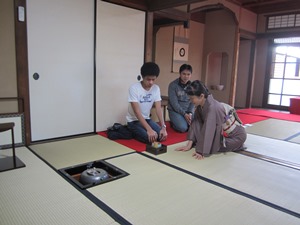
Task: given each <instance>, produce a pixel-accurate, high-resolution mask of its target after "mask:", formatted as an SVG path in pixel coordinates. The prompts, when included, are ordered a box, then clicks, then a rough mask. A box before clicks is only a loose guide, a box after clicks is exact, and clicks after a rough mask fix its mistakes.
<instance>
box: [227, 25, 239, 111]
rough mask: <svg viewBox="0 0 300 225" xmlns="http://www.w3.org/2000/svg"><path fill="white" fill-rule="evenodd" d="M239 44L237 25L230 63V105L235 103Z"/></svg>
mask: <svg viewBox="0 0 300 225" xmlns="http://www.w3.org/2000/svg"><path fill="white" fill-rule="evenodd" d="M239 46H240V32H239V31H238V27H237V32H236V37H235V49H234V52H233V63H232V74H231V85H230V87H231V89H230V93H229V104H230V105H231V106H234V104H235V94H236V81H237V67H238V59H239Z"/></svg>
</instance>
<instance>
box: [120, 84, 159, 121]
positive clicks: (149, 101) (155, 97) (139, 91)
mask: <svg viewBox="0 0 300 225" xmlns="http://www.w3.org/2000/svg"><path fill="white" fill-rule="evenodd" d="M157 101H161V96H160V89H159V86H158V85H156V84H154V85H153V86H152V87H151V89H150V90H149V91H147V90H145V89H144V88H143V86H142V84H141V82H138V83H134V84H133V85H131V86H130V88H129V95H128V102H129V106H128V112H127V116H126V120H127V122H132V121H136V120H138V118H137V117H136V116H135V114H134V111H133V109H132V106H131V104H130V103H131V102H138V103H139V106H140V110H141V113H142V115H143V117H144V118H145V119H150V111H151V108H152V106H153V103H154V102H157Z"/></svg>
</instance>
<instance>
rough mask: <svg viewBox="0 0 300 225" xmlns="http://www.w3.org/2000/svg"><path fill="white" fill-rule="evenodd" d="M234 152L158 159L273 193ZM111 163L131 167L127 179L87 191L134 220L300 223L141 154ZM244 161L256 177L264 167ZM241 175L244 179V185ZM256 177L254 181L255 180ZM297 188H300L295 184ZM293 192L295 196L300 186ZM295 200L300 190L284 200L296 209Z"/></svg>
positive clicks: (168, 222)
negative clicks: (245, 171) (245, 170)
mask: <svg viewBox="0 0 300 225" xmlns="http://www.w3.org/2000/svg"><path fill="white" fill-rule="evenodd" d="M233 154H234V153H233ZM233 156H235V157H233V158H232V157H230V158H231V160H230V162H229V161H228V159H227V160H226V158H228V157H227V156H224V157H225V158H224V157H222V160H221V157H218V156H216V157H214V158H212V159H210V160H203V161H197V160H195V159H193V158H192V157H191V154H190V152H187V153H178V152H174V151H172V150H169V153H168V154H162V155H160V156H158V157H157V158H160V159H163V160H167V161H170V162H172V163H174V164H175V165H178V166H182V167H189V168H190V169H191V170H192V171H195V172H197V173H199V174H204V175H206V176H208V177H214V178H215V179H216V180H220V179H222V180H223V181H224V182H225V183H229V184H230V185H232V186H240V188H244V189H245V188H247V189H248V190H249V191H251V190H252V189H258V190H259V192H261V193H263V194H264V195H267V197H268V195H270V194H269V192H270V190H269V189H265V188H266V187H264V186H265V185H264V184H262V185H259V186H258V184H257V182H256V180H255V179H253V178H251V177H248V176H249V173H248V174H243V169H241V168H239V167H241V164H242V163H245V161H244V160H243V159H242V158H245V157H243V156H239V155H237V154H235V155H233ZM218 158H219V160H218V162H216V160H217V159H218ZM212 160H214V161H215V162H213V161H212ZM252 161H253V159H252ZM108 162H110V163H112V164H114V165H115V166H117V167H119V168H122V169H124V170H126V171H127V172H129V173H130V175H129V176H127V177H125V178H124V179H119V180H116V181H113V182H109V183H105V184H103V185H99V186H95V187H93V188H90V189H88V191H89V192H91V193H92V194H93V195H95V196H96V197H98V198H101V199H102V201H104V202H105V203H106V204H107V205H109V206H110V207H111V208H114V209H115V210H116V211H117V212H118V213H119V214H121V215H122V216H123V217H124V218H126V219H127V220H128V221H129V222H131V223H132V224H143V225H147V224H151V225H152V224H164V225H165V224H172V225H175V224H180V225H182V224H189V225H192V224H197V225H198V224H216V225H219V224H228V225H229V224H230V225H240V224H243V225H247V224H249V225H250V224H251V225H253V224H272V225H276V224H278V225H282V224H299V222H300V220H299V218H297V217H295V216H292V215H289V214H287V213H284V212H282V211H280V210H276V209H274V208H272V207H269V206H267V205H264V204H261V203H259V202H256V201H254V200H252V199H249V198H246V197H244V196H242V195H239V194H236V193H233V192H231V191H228V190H226V189H224V188H221V187H218V186H217V185H214V184H210V183H208V182H205V181H203V180H201V179H199V178H197V177H194V176H191V175H188V174H186V173H184V172H181V171H179V170H176V169H173V168H171V167H170V166H167V165H164V164H162V163H160V162H156V161H154V160H152V159H149V158H147V157H145V156H143V155H139V154H138V153H136V154H131V155H126V156H123V157H118V158H113V159H110V160H108ZM227 163H230V164H229V165H228V164H227ZM248 163H249V162H248ZM232 164H236V165H232ZM184 165H185V166H184ZM188 165H189V166H188ZM243 165H244V166H243V167H246V166H248V167H251V168H252V169H253V174H252V176H255V177H257V170H259V169H261V168H260V167H258V168H257V169H255V166H257V165H256V164H255V163H254V164H248V165H246V164H243ZM232 170H233V171H232ZM264 172H265V173H264V174H265V175H263V176H259V177H260V179H261V180H262V179H267V180H268V179H269V177H268V175H267V174H268V172H267V171H264ZM279 176H280V175H279ZM242 177H243V181H242V183H241V184H240V182H241V178H242ZM251 180H252V181H253V182H254V183H252V184H251V182H250V181H251ZM281 182H282V183H284V181H281ZM271 183H272V182H271ZM277 185H280V184H277ZM287 185H289V184H287ZM293 187H296V184H295V185H294V186H293ZM292 192H293V193H294V194H295V192H297V188H296V189H295V190H294V191H292ZM274 194H275V193H272V195H274ZM290 196H291V195H290ZM274 197H275V196H274ZM296 199H298V195H297V194H296V195H295V199H290V198H289V196H287V197H286V198H285V200H284V201H285V202H286V205H289V204H291V207H295V206H293V202H295V201H296ZM297 204H298V203H297Z"/></svg>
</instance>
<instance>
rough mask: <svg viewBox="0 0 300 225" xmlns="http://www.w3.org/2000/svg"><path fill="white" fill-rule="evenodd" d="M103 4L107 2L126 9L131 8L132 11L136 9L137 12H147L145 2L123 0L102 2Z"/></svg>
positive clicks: (140, 0) (104, 0) (141, 0)
mask: <svg viewBox="0 0 300 225" xmlns="http://www.w3.org/2000/svg"><path fill="white" fill-rule="evenodd" d="M102 1H103V2H108V3H112V4H116V5H120V6H125V7H128V8H133V9H138V10H143V11H147V10H148V5H147V0H144V1H143V0H136V1H134V0H131V1H124V0H102Z"/></svg>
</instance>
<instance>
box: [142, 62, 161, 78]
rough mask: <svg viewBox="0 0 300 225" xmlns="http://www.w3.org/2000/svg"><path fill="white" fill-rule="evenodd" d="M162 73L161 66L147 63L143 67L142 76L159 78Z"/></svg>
mask: <svg viewBox="0 0 300 225" xmlns="http://www.w3.org/2000/svg"><path fill="white" fill-rule="evenodd" d="M159 72H160V69H159V66H158V65H157V64H156V63H154V62H146V63H144V65H143V66H142V67H141V75H142V77H143V78H144V77H145V76H156V77H158V75H159Z"/></svg>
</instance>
